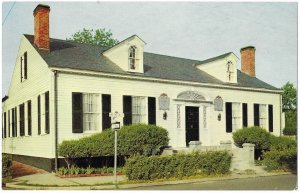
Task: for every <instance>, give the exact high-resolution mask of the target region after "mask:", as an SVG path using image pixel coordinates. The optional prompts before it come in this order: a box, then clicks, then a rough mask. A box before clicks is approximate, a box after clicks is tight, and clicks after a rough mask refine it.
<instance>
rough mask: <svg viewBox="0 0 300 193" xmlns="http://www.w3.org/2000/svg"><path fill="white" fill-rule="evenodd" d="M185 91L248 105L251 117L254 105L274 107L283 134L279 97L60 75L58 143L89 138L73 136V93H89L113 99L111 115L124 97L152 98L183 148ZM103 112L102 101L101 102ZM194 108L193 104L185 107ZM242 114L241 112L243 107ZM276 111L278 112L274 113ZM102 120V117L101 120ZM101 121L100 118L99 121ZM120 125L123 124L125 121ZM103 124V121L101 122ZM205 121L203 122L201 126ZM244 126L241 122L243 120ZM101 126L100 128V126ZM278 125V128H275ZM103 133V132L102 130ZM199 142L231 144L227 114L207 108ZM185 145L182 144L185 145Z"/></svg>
mask: <svg viewBox="0 0 300 193" xmlns="http://www.w3.org/2000/svg"><path fill="white" fill-rule="evenodd" d="M186 90H193V91H197V92H200V93H202V94H203V96H204V97H206V99H207V100H210V101H213V100H214V98H215V97H216V96H218V95H220V96H222V99H223V101H224V103H225V102H240V103H248V111H249V112H248V115H252V114H253V113H252V112H253V105H252V104H253V103H259V104H273V105H274V117H277V119H274V134H277V135H279V133H280V127H279V125H280V119H279V117H280V103H279V100H280V97H279V94H271V93H261V92H250V91H239V90H228V89H214V88H204V87H196V86H183V85H174V84H166V83H164V84H163V83H157V82H147V81H136V80H125V79H113V78H107V77H100V76H98V77H97V76H88V75H79V74H66V73H61V74H59V78H58V100H59V101H58V112H59V115H58V127H59V142H61V141H63V140H66V139H75V138H80V137H82V136H86V135H89V134H85V133H84V134H73V133H72V101H71V96H72V95H71V94H72V92H82V93H84V92H86V93H99V94H110V95H111V109H112V112H115V111H118V112H122V111H123V104H122V101H123V95H131V96H145V97H148V96H151V97H155V98H156V100H157V108H156V123H157V125H159V126H162V127H164V128H166V129H167V130H168V132H169V136H170V139H171V141H170V144H171V145H173V146H180V145H179V143H178V141H182V140H185V139H183V138H182V137H181V136H179V135H182V134H183V133H184V131H185V130H184V129H185V128H184V127H185V124H184V120H183V118H182V117H181V129H177V128H176V127H177V114H176V111H177V106H176V102H175V101H174V100H173V99H175V98H176V97H177V95H178V94H179V93H180V92H182V91H186ZM162 93H166V94H167V95H168V96H169V97H170V98H171V103H170V110H169V111H167V114H168V117H167V120H163V113H164V111H162V110H159V106H158V105H159V103H158V97H159V96H160V95H161V94H162ZM99 103H100V108H101V99H100V102H99ZM182 104H183V105H191V106H193V104H185V103H182ZM240 107H241V112H242V105H241V106H240ZM275 109H276V110H275ZM202 112H203V111H202V109H200V116H203V115H202V114H203V113H202ZM219 113H220V114H221V121H218V120H217V117H218V114H219ZM100 117H101V116H100ZM100 119H101V118H100ZM120 120H121V123H123V121H122V119H120ZM100 121H101V120H100ZM201 121H202V119H200V124H202V123H201ZM241 124H242V119H241ZM100 125H101V124H100ZM248 125H249V126H251V125H253V117H252V116H248ZM275 125H276V126H275ZM99 132H101V130H99ZM200 140H201V141H202V142H203V143H205V144H206V145H219V143H220V141H221V140H232V134H231V133H226V130H225V111H223V112H219V111H214V108H213V106H212V105H211V106H210V107H209V108H207V128H200ZM182 144H183V143H182Z"/></svg>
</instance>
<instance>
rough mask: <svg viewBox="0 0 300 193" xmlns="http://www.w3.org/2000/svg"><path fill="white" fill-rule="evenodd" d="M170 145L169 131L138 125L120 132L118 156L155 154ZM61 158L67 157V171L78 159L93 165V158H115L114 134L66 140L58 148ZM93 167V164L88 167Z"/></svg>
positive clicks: (110, 130) (152, 126)
mask: <svg viewBox="0 0 300 193" xmlns="http://www.w3.org/2000/svg"><path fill="white" fill-rule="evenodd" d="M168 143H169V138H168V132H167V130H165V129H164V128H162V127H159V126H155V125H146V124H136V125H130V126H123V127H122V128H121V129H120V130H119V131H118V155H123V156H133V155H142V154H146V153H147V150H148V149H151V150H152V152H153V153H155V152H156V150H157V149H159V147H161V146H166V145H168ZM58 153H59V155H60V156H63V157H64V158H65V161H66V162H67V165H68V168H70V166H72V165H74V164H75V162H74V160H75V159H76V158H86V161H87V162H88V163H90V160H91V158H92V157H100V156H112V155H114V131H112V129H108V130H105V131H103V132H101V133H97V134H94V135H91V136H88V137H84V138H81V139H78V140H67V141H63V142H62V143H61V144H60V145H59V148H58ZM88 165H90V164H88Z"/></svg>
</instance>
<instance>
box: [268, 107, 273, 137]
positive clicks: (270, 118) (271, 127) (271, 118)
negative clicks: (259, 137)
mask: <svg viewBox="0 0 300 193" xmlns="http://www.w3.org/2000/svg"><path fill="white" fill-rule="evenodd" d="M269 132H273V105H269Z"/></svg>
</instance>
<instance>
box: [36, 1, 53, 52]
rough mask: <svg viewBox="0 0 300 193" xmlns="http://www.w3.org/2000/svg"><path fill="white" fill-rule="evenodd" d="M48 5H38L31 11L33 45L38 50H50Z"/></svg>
mask: <svg viewBox="0 0 300 193" xmlns="http://www.w3.org/2000/svg"><path fill="white" fill-rule="evenodd" d="M49 12H50V7H49V6H48V5H42V4H39V5H38V6H36V8H35V9H34V11H33V16H34V44H35V45H36V46H37V47H38V48H39V49H44V50H49V49H50V38H49Z"/></svg>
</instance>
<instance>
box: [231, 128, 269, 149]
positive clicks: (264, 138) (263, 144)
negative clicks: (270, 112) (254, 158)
mask: <svg viewBox="0 0 300 193" xmlns="http://www.w3.org/2000/svg"><path fill="white" fill-rule="evenodd" d="M232 137H233V140H234V143H235V144H236V145H237V146H238V147H242V145H243V144H244V143H252V144H255V149H268V148H269V147H270V138H271V134H270V133H269V132H268V131H266V130H265V129H263V128H260V127H248V128H243V129H239V130H237V131H236V132H234V133H233V135H232Z"/></svg>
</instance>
